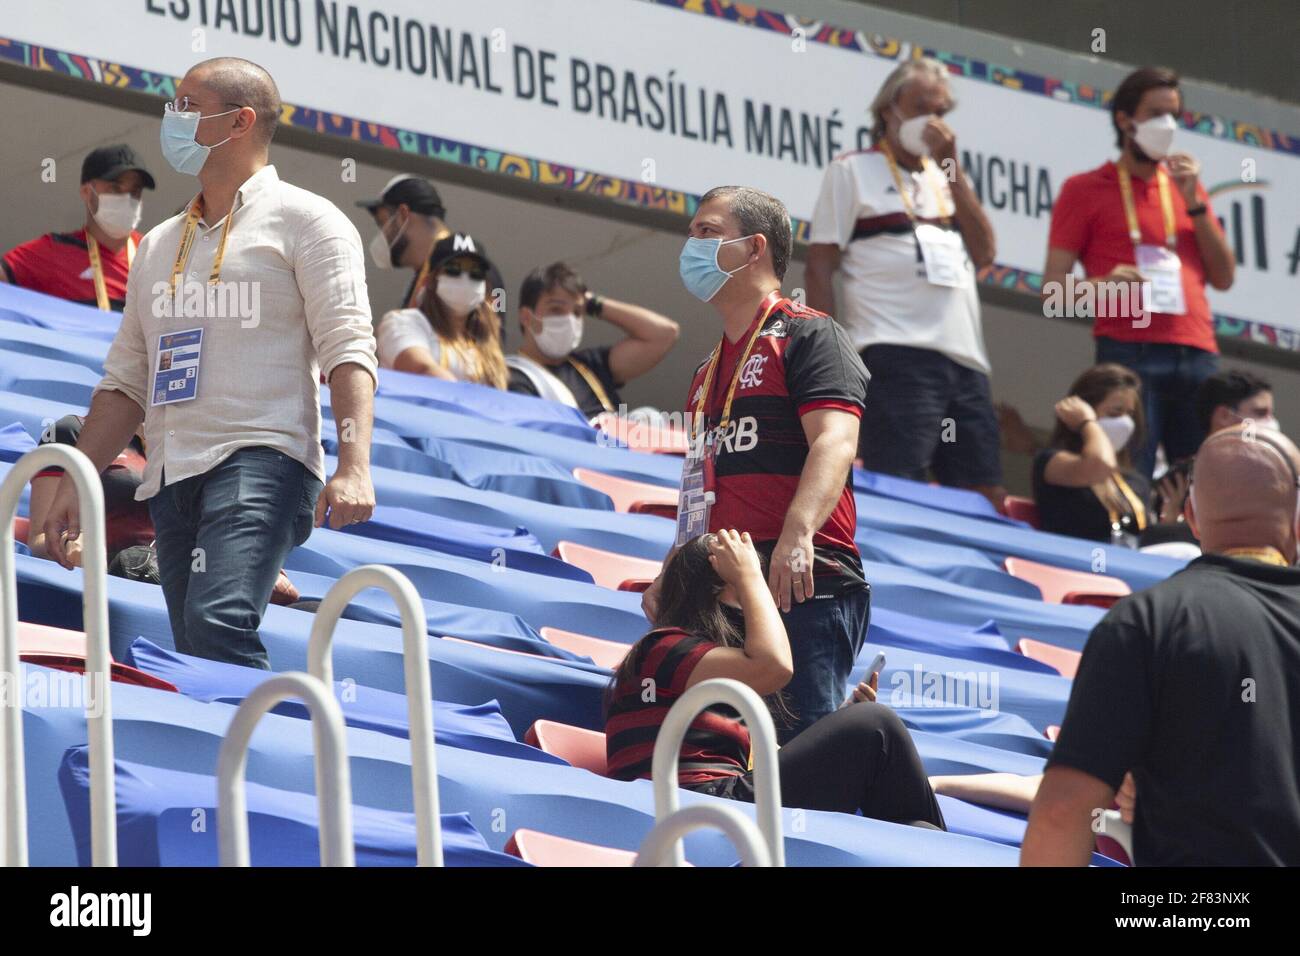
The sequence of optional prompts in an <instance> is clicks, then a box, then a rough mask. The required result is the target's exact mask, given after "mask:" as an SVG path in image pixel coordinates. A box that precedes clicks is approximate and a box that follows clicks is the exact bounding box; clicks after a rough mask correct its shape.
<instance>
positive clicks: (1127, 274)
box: [1043, 67, 1234, 478]
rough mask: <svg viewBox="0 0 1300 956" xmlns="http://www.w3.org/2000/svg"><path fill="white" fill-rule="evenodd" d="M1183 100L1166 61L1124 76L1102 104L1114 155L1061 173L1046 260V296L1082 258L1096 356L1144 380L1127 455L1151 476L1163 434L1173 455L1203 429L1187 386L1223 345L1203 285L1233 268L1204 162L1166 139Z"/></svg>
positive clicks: (1213, 366)
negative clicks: (1141, 437)
mask: <svg viewBox="0 0 1300 956" xmlns="http://www.w3.org/2000/svg"><path fill="white" fill-rule="evenodd" d="M1182 108H1183V102H1182V94H1181V92H1180V91H1179V89H1178V74H1176V73H1174V72H1173V71H1172V70H1166V69H1163V68H1160V67H1143V68H1142V69H1140V70H1137V71H1135V72H1133V73H1131V74H1129V76H1127V77H1126V78H1125V79H1124V82H1122V83H1121V84H1120V85H1119V88H1118V89H1117V90H1116V91H1115V95H1114V97H1113V98H1112V100H1111V104H1110V109H1111V123H1112V124H1113V125H1114V127H1115V134H1116V142H1117V145H1118V146H1119V147H1120V156H1119V159H1118V160H1116V161H1112V162H1107V163H1105V164H1103V165H1102V166H1100V167H1098V168H1097V169H1094V170H1091V171H1089V172H1086V173H1080V174H1079V175H1077V176H1072V177H1070V178H1069V179H1067V180H1066V181H1065V184H1064V185H1063V186H1062V187H1061V194H1060V196H1058V197H1057V200H1056V203H1055V205H1054V206H1053V208H1052V228H1051V235H1050V238H1049V239H1048V250H1047V264H1046V265H1045V266H1044V267H1043V291H1044V295H1049V294H1052V293H1053V292H1054V291H1055V290H1059V289H1069V288H1070V286H1069V285H1068V284H1067V283H1066V276H1067V275H1068V274H1069V273H1070V272H1071V270H1073V268H1074V264H1075V263H1076V262H1079V263H1081V264H1082V265H1083V270H1084V273H1085V275H1086V276H1087V278H1086V279H1081V280H1075V281H1074V290H1075V295H1074V297H1073V299H1074V301H1077V300H1078V299H1079V290H1080V287H1081V286H1082V285H1083V284H1092V285H1093V286H1094V290H1095V292H1096V296H1095V300H1094V301H1095V303H1096V305H1095V309H1094V324H1093V336H1094V337H1095V338H1096V340H1097V352H1096V360H1097V362H1099V363H1100V362H1118V363H1119V364H1120V365H1125V366H1127V367H1128V368H1131V369H1132V370H1133V371H1135V372H1137V373H1138V375H1139V377H1140V378H1141V379H1142V393H1143V394H1142V400H1143V409H1144V411H1145V413H1146V424H1147V436H1148V437H1147V444H1146V446H1145V447H1144V448H1142V449H1134V452H1135V455H1134V458H1135V463H1136V465H1137V467H1138V469H1139V470H1140V471H1141V472H1143V474H1145V475H1146V477H1148V478H1150V477H1151V473H1152V470H1153V469H1154V466H1155V458H1156V448H1157V447H1158V446H1159V445H1161V444H1163V445H1164V448H1165V456H1166V458H1167V459H1168V460H1169V461H1171V462H1172V461H1176V460H1178V459H1180V458H1183V457H1186V456H1188V455H1191V454H1194V453H1195V452H1196V449H1197V447H1198V446H1199V445H1200V443H1201V440H1202V439H1203V438H1204V437H1205V435H1204V433H1203V430H1202V428H1201V425H1200V423H1199V421H1198V419H1197V415H1196V402H1195V396H1196V390H1197V388H1198V387H1199V386H1200V384H1201V382H1203V381H1204V380H1205V379H1207V378H1208V377H1209V376H1211V375H1213V374H1214V372H1215V371H1216V370H1217V368H1218V351H1219V349H1218V346H1217V345H1216V344H1215V339H1214V323H1213V318H1212V316H1211V314H1210V304H1209V302H1208V300H1207V299H1206V297H1205V284H1206V283H1207V282H1208V283H1209V284H1210V285H1212V286H1214V288H1216V289H1227V288H1229V287H1231V285H1232V278H1233V269H1234V261H1233V255H1232V250H1231V249H1229V248H1228V243H1227V240H1226V239H1225V238H1224V235H1223V230H1222V229H1220V228H1219V224H1218V222H1217V221H1216V220H1215V218H1214V213H1213V211H1212V210H1211V209H1210V203H1209V196H1208V194H1207V193H1206V191H1205V187H1203V186H1202V185H1201V182H1200V164H1199V163H1198V162H1197V161H1196V160H1195V159H1193V158H1192V157H1191V156H1189V155H1188V154H1186V153H1175V152H1172V149H1171V147H1172V143H1173V138H1174V132H1175V130H1176V129H1177V126H1178V121H1177V117H1178V115H1179V114H1180V113H1181V112H1182ZM1052 283H1059V285H1058V286H1053V285H1052ZM1139 288H1141V290H1142V291H1141V293H1140V294H1138V292H1137V290H1138V289H1139ZM1119 293H1123V294H1119Z"/></svg>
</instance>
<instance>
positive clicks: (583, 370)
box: [569, 356, 614, 412]
mask: <svg viewBox="0 0 1300 956" xmlns="http://www.w3.org/2000/svg"><path fill="white" fill-rule="evenodd" d="M569 364H570V365H572V366H573V367H574V369H576V370H577V372H578V374H579V375H581V376H582V380H583V381H584V382H586V383H587V386H588V387H589V388H590V389H591V390H592V392H594V393H595V395H596V398H598V399H599V400H600V407H601V408H603V409H605V411H607V412H612V411H613V410H614V404H613V403H612V402H611V401H610V400H609V395H608V394H607V393H606V391H605V389H604V387H603V386H602V385H601V384H600V379H598V378H597V377H596V373H595V372H593V371H592V370H591V369H589V368H587V366H586V365H584V364H583V363H582V362H579V361H578V360H577V359H576V358H574V357H573V356H569Z"/></svg>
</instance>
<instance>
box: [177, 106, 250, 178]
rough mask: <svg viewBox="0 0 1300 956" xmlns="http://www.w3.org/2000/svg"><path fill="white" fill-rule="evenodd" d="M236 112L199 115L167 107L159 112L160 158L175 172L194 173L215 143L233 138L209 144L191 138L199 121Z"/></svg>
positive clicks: (225, 140)
mask: <svg viewBox="0 0 1300 956" xmlns="http://www.w3.org/2000/svg"><path fill="white" fill-rule="evenodd" d="M241 108H242V107H241ZM238 112H239V110H238V109H233V110H226V112H225V113H212V114H210V115H208V116H203V115H201V114H199V113H198V112H195V111H186V112H180V111H178V110H171V109H169V110H167V111H166V112H164V113H163V118H162V129H161V131H160V133H159V140H160V142H161V144H162V154H163V157H164V158H165V159H166V160H167V162H169V163H170V164H171V167H172V169H174V170H176V172H178V173H184V174H185V175H187V176H197V175H198V174H199V170H200V169H202V168H203V164H204V163H206V162H207V161H208V153H210V152H212V151H213V150H214V149H216V148H217V147H218V146H224V145H225V144H226V143H229V142H230V140H231V139H233V137H231V136H227V137H226V138H225V139H223V140H222V141H221V142H220V143H214V144H213V145H212V146H204V145H202V144H200V143H199V142H198V141H197V140H195V138H194V136H195V134H196V133H198V131H199V120H201V119H212V118H214V117H217V116H226V115H228V114H230V113H238Z"/></svg>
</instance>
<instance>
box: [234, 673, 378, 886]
mask: <svg viewBox="0 0 1300 956" xmlns="http://www.w3.org/2000/svg"><path fill="white" fill-rule="evenodd" d="M294 698H297V699H300V700H301V701H302V702H303V703H304V704H306V705H307V710H308V712H309V713H310V715H311V723H312V736H313V737H314V739H315V741H316V802H317V805H318V807H319V808H320V810H319V813H320V863H321V866H356V865H357V862H356V848H355V847H354V846H353V844H352V778H351V775H350V773H349V770H348V750H347V730H346V727H345V725H344V723H343V711H342V709H341V708H340V707H339V704H338V701H336V700H335V699H334V694H333V693H332V692H331V690H330V688H329V685H327V684H323V683H321V682H320V681H319V680H317V679H316V678H315V677H313V676H311V675H310V674H304V673H302V672H301V671H290V672H288V673H285V674H277V675H276V676H274V677H271V678H269V679H267V680H265V681H263V682H262V683H261V684H258V685H257V686H256V687H254V688H253V690H252V691H251V692H250V693H249V695H248V696H247V697H246V698H244V702H243V703H242V704H240V705H239V708H238V709H237V710H236V711H235V716H234V717H233V718H232V719H231V721H230V727H229V728H227V730H226V738H225V740H223V741H222V742H221V751H220V753H219V754H218V755H217V838H218V846H219V851H218V852H219V854H220V861H221V865H222V866H249V865H251V864H250V861H249V850H248V805H247V800H246V794H245V789H246V787H245V782H244V774H245V770H246V768H247V765H248V745H249V742H250V741H251V740H252V737H253V731H254V730H255V729H256V728H257V724H258V722H259V721H260V720H261V719H262V718H263V717H264V716H266V714H267V712H268V711H269V710H270V709H271V708H272V707H274V706H275V705H276V704H278V703H280V702H281V701H284V700H292V699H294Z"/></svg>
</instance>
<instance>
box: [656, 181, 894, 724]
mask: <svg viewBox="0 0 1300 956" xmlns="http://www.w3.org/2000/svg"><path fill="white" fill-rule="evenodd" d="M791 245H792V241H791V232H790V216H789V213H788V212H787V211H786V208H785V206H784V205H782V203H781V202H780V201H779V200H777V199H775V198H774V197H772V196H769V195H767V194H766V193H763V192H760V191H758V190H756V189H749V188H745V187H738V186H723V187H719V188H717V189H713V190H711V191H710V192H708V193H707V194H706V195H705V196H704V197H703V199H701V201H700V205H699V208H698V210H697V211H696V213H695V216H694V218H693V219H692V220H691V226H690V238H689V239H688V240H687V243H686V247H685V248H684V249H683V251H682V260H681V273H682V279H683V281H684V282H685V284H686V286H687V288H688V289H690V291H692V292H693V293H694V294H695V295H696V296H698V297H699V298H701V299H703V300H705V301H707V302H709V303H710V304H711V305H712V306H713V307H714V309H715V310H716V311H717V313H718V315H719V317H720V318H721V320H722V325H723V335H722V338H721V340H720V342H719V344H718V346H717V347H716V348H715V349H714V350H713V352H712V353H710V355H709V357H708V358H707V359H706V360H705V361H704V363H703V364H702V365H701V366H700V367H699V368H698V369H697V370H696V372H695V375H694V377H693V379H692V381H691V387H690V391H689V392H688V393H687V409H686V410H687V412H688V421H689V423H690V424H691V426H692V428H693V429H694V431H693V434H694V436H695V438H694V442H695V444H694V448H695V450H696V451H698V452H700V458H701V460H702V461H703V462H704V464H703V466H702V470H703V474H704V476H705V477H704V478H703V482H704V487H705V489H706V491H707V492H711V493H712V505H711V507H709V508H708V511H707V514H705V515H701V516H697V520H698V521H702V522H703V524H704V525H705V527H704V528H703V529H702V530H708V531H716V530H718V529H719V528H735V529H737V530H740V531H748V532H749V533H750V535H751V536H752V537H753V539H754V542H755V544H756V545H757V546H758V547H759V548H760V549H761V550H763V551H764V552H766V553H767V554H768V555H769V556H770V572H769V582H768V583H769V586H770V587H771V589H772V595H773V597H774V598H775V600H776V603H777V606H778V607H779V608H780V609H781V611H782V616H783V618H784V621H785V625H786V629H787V631H788V633H789V636H790V643H791V648H792V652H793V655H794V678H793V679H792V680H791V682H790V684H789V685H788V686H787V688H786V693H787V694H788V696H789V697H790V699H791V703H792V706H791V709H792V710H793V711H794V713H795V716H796V718H797V722H796V724H795V725H794V726H793V727H792V728H790V729H789V730H788V731H787V732H786V737H787V739H788V737H790V736H793V735H794V734H796V733H798V732H799V731H800V730H803V729H804V728H805V727H807V726H809V725H811V724H812V723H813V722H815V721H816V720H817V719H818V718H819V717H822V716H824V715H826V714H828V713H830V712H831V711H833V710H835V709H836V708H837V707H838V706H839V704H840V702H841V701H843V700H844V693H845V683H846V681H847V680H848V676H849V670H850V668H851V667H852V666H853V661H854V659H855V657H856V656H857V653H858V650H859V649H860V648H861V646H862V642H863V640H864V638H865V636H866V630H867V622H868V618H869V616H870V600H871V599H870V594H871V592H870V587H869V586H868V585H867V583H866V581H865V580H864V578H863V574H862V562H861V559H860V557H859V555H858V549H857V546H856V545H855V544H854V543H853V535H854V530H855V528H856V526H857V509H856V507H855V505H854V500H853V489H852V485H851V481H850V469H851V466H852V463H853V457H854V454H855V451H856V448H857V442H858V421H859V419H860V417H861V415H862V407H863V403H864V401H865V399H866V391H867V381H868V378H869V376H868V374H867V370H866V369H865V368H864V367H863V365H862V362H861V360H860V359H859V358H858V355H857V353H856V352H855V351H854V349H853V346H852V345H851V344H850V342H849V341H848V338H847V337H846V335H845V334H844V332H843V331H842V330H841V329H840V327H839V326H838V325H837V324H836V323H835V322H834V320H832V319H831V318H830V316H827V315H825V314H823V313H821V312H816V311H814V310H812V309H808V308H805V307H804V306H802V305H801V304H799V303H797V302H794V301H792V300H791V299H788V298H786V297H785V296H783V295H782V294H781V280H782V279H783V278H784V276H785V270H786V265H787V264H788V263H789V261H790V250H791ZM690 460H691V459H690V458H688V465H687V467H688V469H689V467H690ZM682 510H683V511H684V510H685V509H684V508H683V509H682ZM678 518H679V531H680V530H681V528H682V527H684V526H685V523H686V521H687V520H688V519H687V515H686V514H684V513H679V516H678ZM690 527H692V528H694V525H691V526H690ZM679 537H680V534H679ZM679 543H680V542H679ZM657 595H658V582H657V581H656V583H655V584H654V585H652V586H651V588H650V590H648V591H647V592H646V594H645V599H644V602H643V606H644V607H645V610H646V615H647V617H649V618H650V619H651V621H654V619H655V608H656V602H657Z"/></svg>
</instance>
